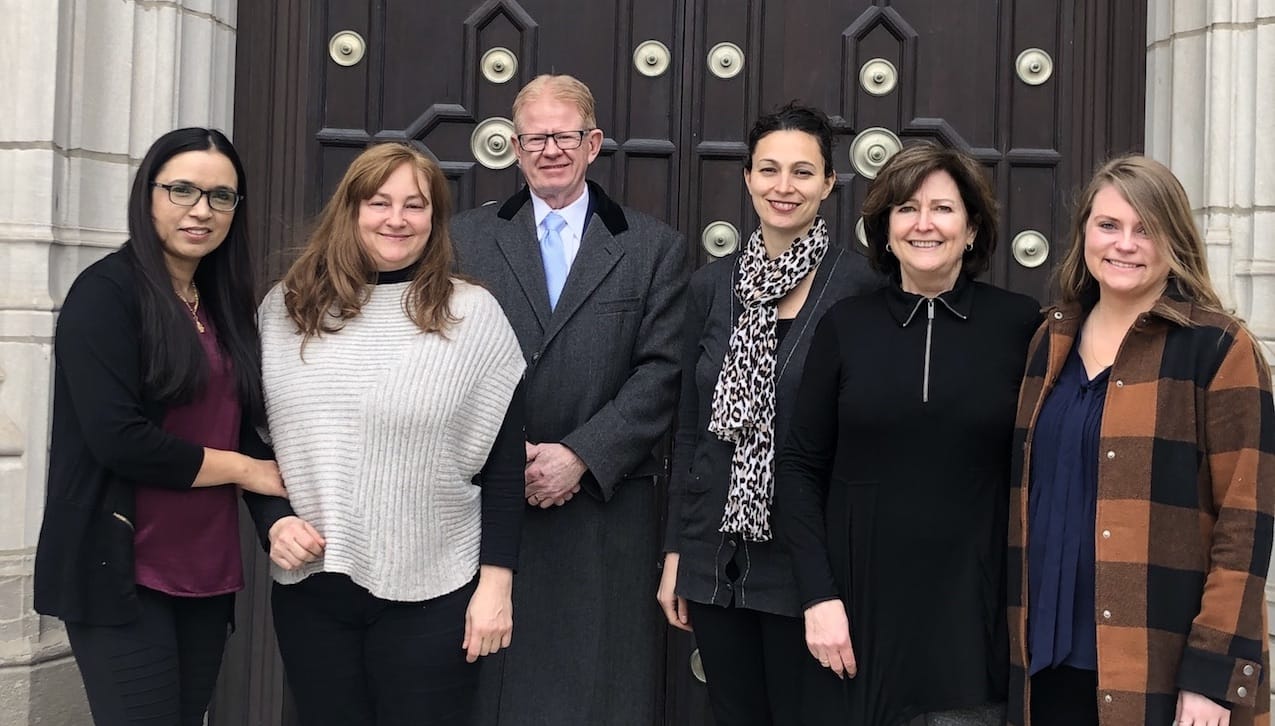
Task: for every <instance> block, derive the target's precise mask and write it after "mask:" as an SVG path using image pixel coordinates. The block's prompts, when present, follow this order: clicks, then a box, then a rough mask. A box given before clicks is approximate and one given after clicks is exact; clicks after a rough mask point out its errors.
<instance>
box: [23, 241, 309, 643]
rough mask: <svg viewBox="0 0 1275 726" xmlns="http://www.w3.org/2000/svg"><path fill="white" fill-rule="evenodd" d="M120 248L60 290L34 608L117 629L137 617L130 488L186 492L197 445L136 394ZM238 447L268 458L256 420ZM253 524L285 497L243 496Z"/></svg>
mask: <svg viewBox="0 0 1275 726" xmlns="http://www.w3.org/2000/svg"><path fill="white" fill-rule="evenodd" d="M133 264H134V263H133V261H132V259H131V253H130V251H129V250H128V249H127V248H124V249H120V250H118V251H116V252H113V253H111V254H109V255H107V256H106V257H104V258H103V259H101V260H99V261H98V262H96V263H94V264H93V265H90V266H89V267H88V269H86V270H85V271H84V272H83V273H81V274H80V276H79V277H78V278H77V279H76V281H75V283H74V284H73V285H71V289H70V291H69V292H68V293H67V296H66V302H65V303H64V304H63V306H62V311H61V313H60V314H59V316H58V323H57V331H56V334H55V337H54V348H53V357H54V372H53V431H52V438H51V441H50V446H49V476H48V487H47V492H46V499H45V506H44V522H43V525H42V526H41V529H40V539H39V543H38V544H37V546H36V555H35V593H34V596H35V609H36V611H37V612H39V613H42V614H45V615H53V616H57V617H59V618H61V619H63V620H67V621H72V622H79V623H86V624H93V625H118V624H121V623H126V622H129V621H131V620H133V619H135V618H136V617H137V615H138V613H139V608H138V600H137V592H136V587H135V585H134V573H133V524H132V520H133V511H134V496H133V491H134V490H133V488H134V486H136V485H138V483H145V485H147V486H157V487H165V488H171V489H186V488H189V487H190V486H191V484H193V483H194V481H195V476H196V475H197V474H198V473H199V469H200V467H201V466H203V459H204V450H203V447H201V446H198V445H196V444H193V443H190V442H188V441H184V440H182V439H179V438H177V437H175V436H172V435H170V434H168V433H166V432H165V431H164V430H163V428H162V422H163V419H164V413H165V406H164V404H163V403H161V402H159V401H156V400H154V399H152V398H150V397H149V396H147V394H146V392H145V391H144V390H143V386H142V378H143V372H142V360H141V312H140V308H139V306H138V299H137V293H136V289H137V285H138V284H139V283H138V279H137V273H136V271H135V270H134V267H133ZM240 448H241V450H242V451H244V452H245V453H248V454H249V455H251V456H255V457H258V458H273V456H272V455H271V453H270V451H269V449H268V448H267V447H266V446H265V445H264V444H263V443H261V441H260V439H259V438H258V437H257V435H256V431H255V429H254V427H253V426H252V425H251V424H250V422H249V421H247V420H245V421H244V422H243V423H242V425H241V426H240ZM245 500H246V501H247V503H248V506H249V508H250V509H253V510H255V511H254V515H258V516H256V518H257V519H258V520H270V521H274V520H276V519H278V518H279V517H282V516H286V515H287V514H290V513H291V507H290V506H289V505H288V503H287V500H285V499H280V498H276V497H262V496H259V495H250V494H245Z"/></svg>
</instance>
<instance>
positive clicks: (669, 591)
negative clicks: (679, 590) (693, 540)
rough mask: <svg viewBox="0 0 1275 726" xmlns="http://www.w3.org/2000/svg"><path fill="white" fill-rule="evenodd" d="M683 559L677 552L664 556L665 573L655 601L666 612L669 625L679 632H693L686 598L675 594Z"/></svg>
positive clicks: (665, 615)
mask: <svg viewBox="0 0 1275 726" xmlns="http://www.w3.org/2000/svg"><path fill="white" fill-rule="evenodd" d="M679 559H681V558H680V557H679V556H678V554H677V553H676V552H667V553H665V554H664V572H663V573H662V574H661V575H660V587H659V589H658V590H656V591H655V599H656V600H658V601H659V602H660V607H661V608H662V609H663V610H664V617H666V618H668V624H669V625H672V626H673V627H675V628H677V629H678V630H685V631H686V632H688V633H689V632H692V631H691V618H690V615H688V614H687V612H686V598H684V597H680V596H678V595H677V594H676V593H674V592H673V588H674V587H676V585H677V563H678V560H679Z"/></svg>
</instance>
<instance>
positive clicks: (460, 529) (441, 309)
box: [257, 143, 524, 726]
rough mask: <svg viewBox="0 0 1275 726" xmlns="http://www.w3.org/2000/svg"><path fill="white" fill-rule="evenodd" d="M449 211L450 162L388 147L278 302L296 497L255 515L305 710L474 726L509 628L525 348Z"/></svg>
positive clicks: (282, 422)
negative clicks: (465, 270)
mask: <svg viewBox="0 0 1275 726" xmlns="http://www.w3.org/2000/svg"><path fill="white" fill-rule="evenodd" d="M450 214H451V197H450V194H449V192H448V187H447V180H446V179H445V178H444V177H443V172H442V170H441V169H439V167H438V165H437V164H436V163H435V162H434V161H433V160H431V159H430V158H429V157H427V156H425V155H424V154H423V153H421V152H420V151H418V150H417V149H415V148H414V147H411V146H409V145H406V144H398V143H389V144H381V145H377V146H372V147H370V148H368V149H367V150H365V151H364V152H363V153H362V154H360V155H359V156H358V157H357V158H356V159H355V160H354V161H353V162H352V163H351V164H350V167H349V169H347V170H346V173H345V177H344V178H343V179H342V180H341V183H340V184H339V185H338V186H337V189H336V192H335V193H334V194H333V196H332V199H331V200H329V201H328V204H327V205H326V206H325V207H324V210H323V213H322V215H321V217H320V219H319V223H318V225H317V226H316V229H315V232H314V233H313V235H311V237H310V240H309V242H308V244H307V246H306V249H305V251H304V252H303V253H302V255H301V256H300V258H299V259H298V260H297V262H296V263H295V264H294V265H293V266H292V268H291V269H290V270H289V271H288V274H287V275H286V276H285V277H284V279H283V282H281V283H280V284H279V285H277V286H276V287H275V288H274V289H273V290H271V291H270V293H269V294H268V295H267V296H266V299H265V301H263V302H262V304H261V308H260V319H261V326H262V341H261V348H262V379H263V383H264V388H265V396H266V414H267V418H268V422H269V429H270V434H271V437H272V439H273V443H274V446H275V451H276V452H277V453H278V457H279V462H280V469H281V471H282V472H283V475H284V477H285V479H286V481H287V482H288V490H289V493H290V496H291V503H292V510H293V511H290V512H286V513H276V514H275V515H273V516H269V517H259V518H258V522H257V524H258V529H259V530H260V533H261V536H262V538H263V540H265V541H266V542H268V543H269V549H270V559H271V561H272V562H273V567H272V570H271V574H272V575H273V577H274V580H275V586H274V590H273V593H272V598H271V602H272V607H273V611H274V616H275V629H276V632H277V634H278V639H279V650H280V653H281V654H282V656H283V663H284V667H285V669H286V672H287V676H288V682H289V684H290V685H291V686H292V689H293V691H294V693H295V695H296V703H297V711H298V713H299V714H300V716H301V719H302V721H303V722H304V723H306V724H307V725H308V726H316V725H317V726H321V725H323V724H333V725H334V726H335V725H340V726H345V725H347V724H361V723H371V722H372V721H373V720H374V719H375V720H377V721H380V722H386V723H411V724H425V725H428V724H453V723H465V722H466V721H467V720H468V717H469V714H470V710H471V708H472V705H473V697H474V691H475V687H476V685H477V677H478V668H477V665H476V661H477V660H478V658H479V657H481V656H486V655H490V654H491V653H495V652H496V651H499V650H501V649H502V648H504V647H506V646H508V645H509V643H510V637H511V632H512V629H513V617H512V606H511V602H510V598H511V588H512V580H513V567H514V564H515V563H516V562H517V558H518V545H519V537H520V531H521V522H522V519H521V518H522V513H523V506H522V492H523V487H522V482H523V462H524V449H523V437H522V429H523V404H522V394H521V389H520V388H519V382H520V380H521V377H522V371H523V368H524V362H523V357H522V352H521V350H520V349H519V348H518V342H517V340H516V338H515V337H514V332H513V330H512V328H511V327H510V325H509V322H508V320H506V319H505V316H504V314H503V313H502V312H501V309H500V306H499V304H498V303H497V302H496V300H495V298H493V297H492V296H491V295H490V294H489V293H488V292H487V291H486V290H484V289H483V288H481V287H479V286H478V285H475V284H472V283H470V282H467V281H465V280H463V279H460V278H458V277H455V276H454V275H453V273H452V259H453V253H452V242H451V238H450V236H449V233H448V221H449V216H450ZM476 481H477V482H480V483H481V486H476V485H475V482H476ZM352 622H353V623H356V625H350V623H352Z"/></svg>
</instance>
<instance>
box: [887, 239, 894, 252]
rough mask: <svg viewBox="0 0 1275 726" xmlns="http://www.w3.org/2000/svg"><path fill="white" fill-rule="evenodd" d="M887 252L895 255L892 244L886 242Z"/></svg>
mask: <svg viewBox="0 0 1275 726" xmlns="http://www.w3.org/2000/svg"><path fill="white" fill-rule="evenodd" d="M885 251H886V252H889V253H890V254H894V250H892V249H890V243H889V242H886V243H885Z"/></svg>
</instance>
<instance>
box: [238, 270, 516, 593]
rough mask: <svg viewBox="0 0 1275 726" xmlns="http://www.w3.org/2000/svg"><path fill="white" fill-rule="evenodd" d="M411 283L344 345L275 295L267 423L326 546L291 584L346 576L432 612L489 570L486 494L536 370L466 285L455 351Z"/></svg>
mask: <svg viewBox="0 0 1275 726" xmlns="http://www.w3.org/2000/svg"><path fill="white" fill-rule="evenodd" d="M407 287H408V283H405V282H404V283H398V284H382V285H376V286H374V287H372V288H371V297H370V299H368V301H367V303H366V304H364V306H363V309H362V312H361V313H360V314H359V315H358V316H357V317H355V318H354V319H353V320H350V321H348V322H347V323H346V325H345V328H344V329H342V330H341V331H339V332H337V333H328V334H324V335H322V336H319V337H315V338H311V339H310V342H309V343H307V344H306V347H305V359H304V360H302V358H301V350H300V344H301V335H300V334H299V333H298V332H297V330H296V326H295V325H293V323H292V321H291V320H289V319H288V316H287V312H286V310H285V309H284V306H283V291H282V289H281V287H280V286H278V285H276V286H275V287H274V289H272V290H271V291H270V293H269V294H268V295H267V296H266V299H265V300H264V301H263V302H262V303H261V308H260V310H259V318H260V324H261V349H262V360H261V363H262V381H263V385H264V388H265V397H266V414H267V418H268V420H269V427H270V437H271V439H272V441H273V444H274V449H275V456H276V457H277V460H278V462H279V469H280V471H281V473H282V474H283V480H284V483H285V485H286V486H287V487H288V496H289V501H290V502H291V504H292V508H293V510H295V511H296V513H297V515H298V516H300V517H301V518H302V519H305V520H306V521H308V522H309V523H310V524H312V525H313V526H314V527H315V529H317V530H318V531H319V533H320V534H322V535H323V537H324V539H326V540H327V548H326V550H325V552H324V555H323V557H322V558H320V559H319V560H318V561H316V562H313V563H310V564H308V565H306V566H304V567H302V568H300V569H297V570H292V571H285V570H283V569H280V568H279V567H278V566H276V565H271V574H272V575H273V576H274V578H275V580H277V581H278V582H280V583H283V584H285V585H286V584H292V583H295V582H299V581H301V580H303V579H305V578H306V577H308V576H309V575H311V574H313V573H315V572H339V573H342V574H345V575H348V576H349V577H350V579H352V580H353V581H354V582H356V583H358V584H359V585H361V586H362V587H364V588H366V589H367V590H368V591H369V592H371V593H372V594H373V595H375V596H377V597H380V598H384V599H387V600H398V601H419V600H427V599H430V598H433V597H437V596H439V595H443V594H446V593H448V592H451V591H453V590H455V589H457V588H459V587H460V586H462V585H464V584H465V583H466V582H469V580H470V579H472V578H473V577H474V574H475V573H476V572H477V570H478V553H479V543H480V537H481V522H480V517H479V515H480V509H479V504H480V501H479V495H480V491H481V490H480V488H479V487H477V486H475V485H473V484H471V483H470V481H471V479H473V477H474V475H475V474H477V473H478V472H479V470H480V469H482V466H483V463H484V462H485V461H486V459H487V455H488V453H489V452H490V451H491V448H492V444H493V442H494V441H495V439H496V434H497V433H498V432H499V430H500V425H501V421H502V420H503V417H504V414H505V409H506V408H507V407H508V405H509V401H510V398H511V397H512V396H513V392H514V389H515V387H516V386H517V385H518V381H519V379H520V378H521V377H522V372H523V368H524V365H525V364H524V361H523V357H522V353H521V351H520V350H519V348H518V341H517V339H516V338H515V337H514V332H513V329H512V328H511V327H510V325H509V321H508V320H506V318H505V315H504V313H503V312H502V311H501V309H500V305H499V304H498V303H497V302H496V300H495V298H493V297H492V296H491V294H490V293H488V292H487V291H486V290H484V289H482V288H480V287H477V286H474V285H470V284H467V283H464V282H459V281H457V283H456V286H455V292H454V293H453V296H452V312H453V313H454V314H455V315H456V316H458V317H460V318H461V322H460V323H459V324H457V325H456V326H454V327H452V328H451V329H450V330H448V332H447V337H446V338H444V337H443V336H441V335H438V334H429V335H424V334H421V332H420V331H419V329H418V328H417V327H416V326H415V324H413V323H412V321H411V320H410V319H409V318H408V317H407V314H406V313H405V312H404V309H403V302H402V297H403V294H404V293H405V292H406V291H407Z"/></svg>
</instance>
